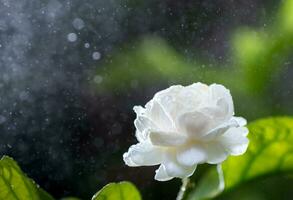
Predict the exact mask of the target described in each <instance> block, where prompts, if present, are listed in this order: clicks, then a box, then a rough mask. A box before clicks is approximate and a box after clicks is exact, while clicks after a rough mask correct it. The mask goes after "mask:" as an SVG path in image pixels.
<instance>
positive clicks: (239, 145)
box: [219, 127, 249, 156]
mask: <svg viewBox="0 0 293 200" xmlns="http://www.w3.org/2000/svg"><path fill="white" fill-rule="evenodd" d="M247 134H248V129H247V128H246V127H239V128H235V127H233V128H230V129H229V130H228V131H226V132H225V133H224V134H223V135H222V136H221V137H220V138H219V141H220V142H221V143H222V145H223V146H224V147H225V149H226V150H227V151H228V152H229V153H230V154H231V155H235V156H237V155H242V154H243V153H245V151H246V149H247V147H248V143H249V140H248V139H247V137H246V136H247Z"/></svg>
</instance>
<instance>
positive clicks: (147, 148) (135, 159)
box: [123, 143, 163, 167]
mask: <svg viewBox="0 0 293 200" xmlns="http://www.w3.org/2000/svg"><path fill="white" fill-rule="evenodd" d="M162 155H163V154H162V151H161V149H159V148H157V147H154V146H152V145H151V144H147V143H138V144H136V145H132V146H131V147H130V148H129V150H128V152H127V153H124V154H123V160H124V162H125V163H126V164H127V165H128V166H131V167H137V166H151V165H158V164H160V162H161V161H162Z"/></svg>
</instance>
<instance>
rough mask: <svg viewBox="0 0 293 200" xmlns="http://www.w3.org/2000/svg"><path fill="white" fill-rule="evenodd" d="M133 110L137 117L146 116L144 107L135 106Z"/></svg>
mask: <svg viewBox="0 0 293 200" xmlns="http://www.w3.org/2000/svg"><path fill="white" fill-rule="evenodd" d="M133 110H134V112H135V113H136V115H137V116H140V115H143V114H145V111H146V110H145V108H143V107H142V106H134V107H133Z"/></svg>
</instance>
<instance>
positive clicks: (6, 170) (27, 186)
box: [0, 156, 53, 200]
mask: <svg viewBox="0 0 293 200" xmlns="http://www.w3.org/2000/svg"><path fill="white" fill-rule="evenodd" d="M7 199H9V200H26V199H27V200H53V197H52V196H50V195H49V194H48V193H46V192H45V191H44V190H43V189H41V188H40V187H39V186H38V185H36V184H35V183H34V182H33V181H32V180H31V179H29V178H28V177H27V176H26V175H25V174H24V173H23V172H22V171H21V169H20V168H19V166H18V165H17V163H16V162H15V161H14V160H13V159H12V158H10V157H8V156H3V157H2V158H1V160H0V200H7Z"/></svg>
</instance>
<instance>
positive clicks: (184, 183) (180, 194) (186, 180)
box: [176, 178, 190, 200]
mask: <svg viewBox="0 0 293 200" xmlns="http://www.w3.org/2000/svg"><path fill="white" fill-rule="evenodd" d="M189 181H190V180H189V178H184V179H182V185H181V187H180V190H179V192H178V194H177V197H176V200H183V197H184V194H185V191H186V187H187V185H188V183H189Z"/></svg>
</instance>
